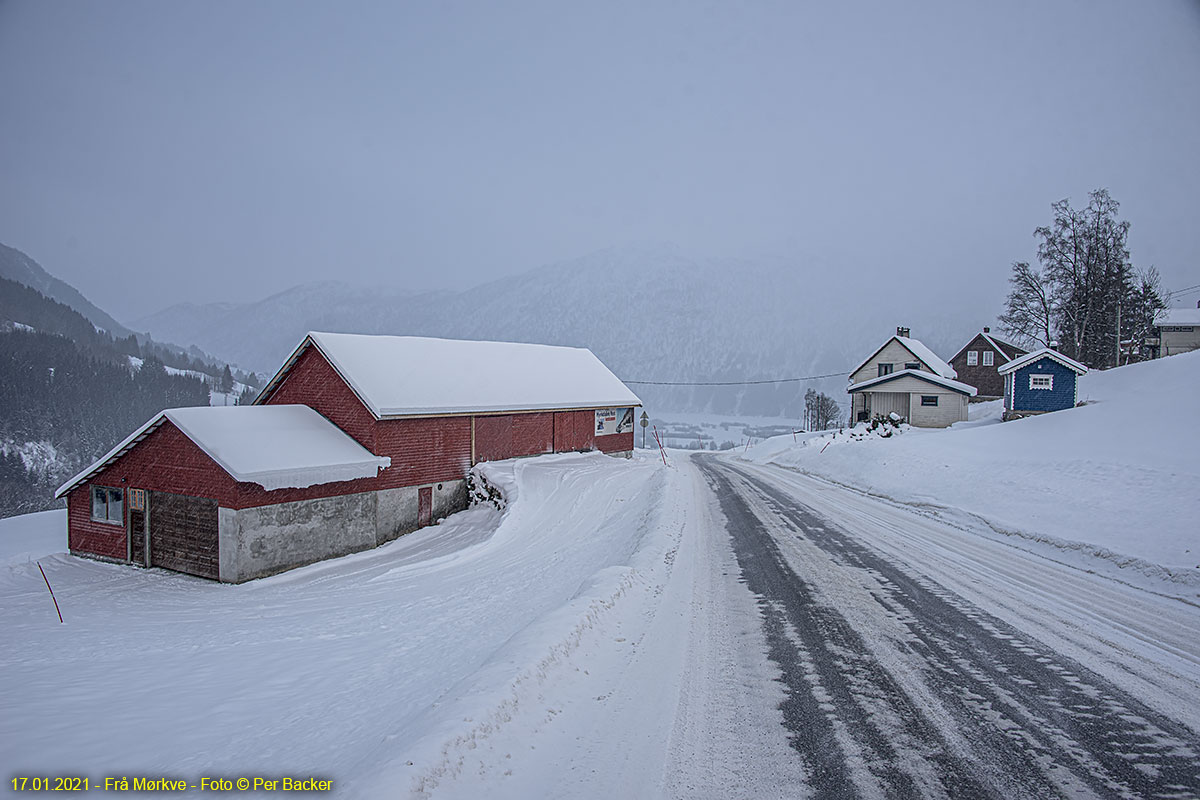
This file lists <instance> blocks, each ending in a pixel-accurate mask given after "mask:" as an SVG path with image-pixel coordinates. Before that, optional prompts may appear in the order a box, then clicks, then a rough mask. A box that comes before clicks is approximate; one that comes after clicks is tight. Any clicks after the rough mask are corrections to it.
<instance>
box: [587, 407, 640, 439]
mask: <svg viewBox="0 0 1200 800" xmlns="http://www.w3.org/2000/svg"><path fill="white" fill-rule="evenodd" d="M632 430H633V409H632V408H603V409H597V411H596V435H597V436H607V435H609V434H610V433H629V432H630V431H632Z"/></svg>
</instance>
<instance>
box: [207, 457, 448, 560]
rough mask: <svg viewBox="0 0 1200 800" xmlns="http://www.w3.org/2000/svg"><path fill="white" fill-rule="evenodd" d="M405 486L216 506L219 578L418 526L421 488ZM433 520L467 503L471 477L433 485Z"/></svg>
mask: <svg viewBox="0 0 1200 800" xmlns="http://www.w3.org/2000/svg"><path fill="white" fill-rule="evenodd" d="M420 488H421V487H417V486H405V487H402V488H399V489H384V490H381V491H378V492H360V493H358V494H349V495H342V496H339V497H322V498H319V499H316V500H300V501H297V502H294V503H279V504H276V505H271V506H257V507H254V508H244V509H241V510H235V509H232V508H220V509H218V511H217V529H218V534H217V535H218V539H219V558H220V580H221V581H223V582H225V583H242V582H243V581H248V580H252V579H254V578H263V577H266V576H267V575H274V574H275V573H277V572H283V571H285V570H289V569H292V568H294V567H300V566H303V565H305V564H312V563H313V562H316V561H322V560H324V559H326V558H334V557H337V556H343V555H346V554H347V553H355V552H358V551H359V550H368V549H370V548H372V547H377V546H378V545H381V544H383V543H384V542H389V541H391V540H392V539H395V538H397V537H399V536H401V535H403V534H405V533H409V532H411V531H414V530H416V529H417V493H418V491H419V489H420ZM429 488H430V490H431V493H432V497H433V520H434V521H435V522H436V521H437V520H439V519H441V518H442V517H446V516H449V515H450V514H453V513H454V512H456V511H461V510H463V509H464V508H466V507H467V482H466V481H465V480H456V481H442V482H441V483H437V484H432V485H431V486H430V487H429Z"/></svg>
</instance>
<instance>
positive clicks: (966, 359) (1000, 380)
mask: <svg viewBox="0 0 1200 800" xmlns="http://www.w3.org/2000/svg"><path fill="white" fill-rule="evenodd" d="M1025 353H1026V351H1025V350H1024V349H1023V348H1020V347H1017V346H1016V345H1015V344H1011V343H1009V342H1006V341H1004V340H1002V339H999V338H997V337H996V336H993V335H992V329H991V328H984V329H983V332H982V333H977V334H975V337H974V338H973V339H971V341H969V342H967V343H966V344H965V345H964V346H963V348H962V349H961V350H959V351H958V353H956V354H955V356H954V358H952V359H950V365H951V366H952V367H954V371H955V372H956V373H958V379H959V380H960V381H962V382H963V383H965V384H967V385H968V386H974V387H975V388H976V389H978V390H979V394H978V395H976V397H977V399H979V400H998V399H999V398H1001V397H1003V396H1004V376H1002V375H1001V374H1000V373H999V372H998V371H997V370H999V369H1000V367H1002V366H1004V365H1005V364H1007V363H1008V362H1010V361H1012V360H1013V359H1014V358H1018V357H1020V356H1023V355H1025Z"/></svg>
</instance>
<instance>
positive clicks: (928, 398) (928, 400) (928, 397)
mask: <svg viewBox="0 0 1200 800" xmlns="http://www.w3.org/2000/svg"><path fill="white" fill-rule="evenodd" d="M937 401H938V398H937V395H936V394H923V395H921V405H923V406H936V405H937Z"/></svg>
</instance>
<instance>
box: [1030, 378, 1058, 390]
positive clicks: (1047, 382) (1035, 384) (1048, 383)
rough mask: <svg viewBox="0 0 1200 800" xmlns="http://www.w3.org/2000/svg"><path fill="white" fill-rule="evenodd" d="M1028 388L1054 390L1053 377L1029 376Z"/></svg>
mask: <svg viewBox="0 0 1200 800" xmlns="http://www.w3.org/2000/svg"><path fill="white" fill-rule="evenodd" d="M1029 388H1030V389H1053V388H1054V376H1053V375H1030V376H1029Z"/></svg>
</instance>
